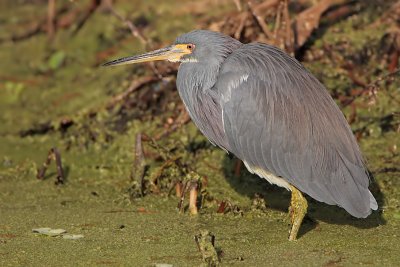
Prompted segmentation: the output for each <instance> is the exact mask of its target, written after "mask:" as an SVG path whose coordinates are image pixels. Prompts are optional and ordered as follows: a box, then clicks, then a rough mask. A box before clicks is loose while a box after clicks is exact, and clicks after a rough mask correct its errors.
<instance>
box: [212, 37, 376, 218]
mask: <svg viewBox="0 0 400 267" xmlns="http://www.w3.org/2000/svg"><path fill="white" fill-rule="evenodd" d="M244 76H246V77H247V79H242V80H241V81H240V82H239V83H237V84H235V85H237V86H235V87H234V88H230V89H229V90H228V88H227V86H226V85H227V80H228V77H229V78H230V79H231V78H232V77H233V78H234V77H244ZM216 88H217V90H218V92H219V93H220V94H221V99H223V101H222V102H221V106H222V109H223V111H224V130H225V134H226V136H227V139H228V143H229V146H230V149H231V150H232V151H231V152H233V153H234V154H235V155H236V156H238V157H239V158H241V159H242V160H245V161H246V162H248V163H249V164H250V165H252V166H256V167H259V168H262V169H264V170H267V171H269V172H272V173H274V174H275V175H277V176H281V177H283V178H284V179H285V180H287V181H288V182H289V183H291V184H292V185H294V186H296V187H297V188H299V189H300V190H301V191H303V192H305V193H307V194H309V195H310V196H311V197H313V198H315V199H317V200H319V201H322V202H326V203H328V204H337V205H339V206H341V207H343V208H345V209H346V210H347V211H348V212H349V213H350V214H352V215H353V216H356V217H366V216H368V215H369V214H370V212H371V210H370V209H371V208H373V209H376V208H377V205H376V201H375V199H374V198H373V196H372V194H371V193H370V192H369V190H368V183H369V180H368V176H367V174H366V172H365V167H364V163H363V159H362V156H361V153H360V151H359V148H358V145H357V143H356V141H355V139H354V137H353V135H352V132H351V130H350V128H349V126H348V124H347V122H346V120H345V119H344V117H343V115H342V113H341V112H340V110H339V109H338V107H337V106H336V104H335V102H334V101H333V100H332V99H331V97H330V96H329V94H328V93H327V91H326V89H325V88H324V87H323V86H322V84H320V83H319V82H318V80H317V79H315V77H313V76H312V75H311V74H310V73H309V72H308V71H307V70H305V69H304V67H302V66H301V65H300V63H298V62H297V61H296V60H295V59H293V58H291V57H289V56H288V55H286V54H284V53H283V52H281V51H280V50H278V49H277V48H274V47H271V46H268V45H262V44H249V45H244V46H242V47H241V48H239V49H238V50H236V51H235V52H234V53H232V54H231V56H229V57H228V58H227V60H226V61H225V63H224V64H223V66H222V67H221V70H220V77H219V81H218V82H217V84H216Z"/></svg>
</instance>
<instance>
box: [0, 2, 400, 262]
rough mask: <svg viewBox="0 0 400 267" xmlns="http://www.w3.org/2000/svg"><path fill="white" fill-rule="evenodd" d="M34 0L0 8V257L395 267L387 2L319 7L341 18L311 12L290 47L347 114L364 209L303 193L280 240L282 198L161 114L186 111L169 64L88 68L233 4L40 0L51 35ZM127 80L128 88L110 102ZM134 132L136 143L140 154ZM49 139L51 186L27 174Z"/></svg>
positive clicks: (158, 42) (398, 236) (393, 18)
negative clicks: (192, 190) (301, 37)
mask: <svg viewBox="0 0 400 267" xmlns="http://www.w3.org/2000/svg"><path fill="white" fill-rule="evenodd" d="M50 2H53V1H44V0H34V1H24V0H23V1H11V0H5V1H1V2H0V265H1V266H93V265H111V266H157V265H159V266H163V265H161V264H170V265H173V266H199V265H201V264H207V262H208V263H209V262H211V263H212V262H215V261H218V260H219V261H220V264H222V265H225V266H230V265H240V266H276V265H280V266H353V265H368V266H398V265H399V262H400V243H399V240H400V232H399V231H400V155H399V153H400V152H399V146H400V133H399V131H400V117H399V116H400V113H399V112H400V89H399V88H400V79H399V75H398V74H396V73H395V72H396V69H397V68H398V63H399V62H398V59H399V54H400V47H399V44H398V39H399V35H398V32H399V25H398V24H397V22H398V21H399V17H400V15H399V9H398V8H394V7H396V6H395V2H396V1H383V0H382V1H350V2H351V5H350V6H347V5H344V6H343V7H341V9H339V11H336V12H337V13H335V14H336V15H338V14H339V13H340V12H342V13H343V12H345V11H346V8H347V10H350V11H351V12H349V13H348V14H347V13H346V14H347V15H346V16H339V19H332V17H333V15H330V16H331V17H329V16H327V17H323V18H322V19H321V24H320V25H319V28H318V29H317V31H316V32H314V33H313V35H312V36H311V37H310V39H309V40H308V42H307V44H306V46H305V47H304V48H303V49H302V50H301V51H300V52H299V58H300V59H301V60H302V62H303V63H304V64H305V65H306V66H307V68H308V69H310V70H311V71H312V72H313V73H314V74H315V75H316V76H317V77H318V79H320V80H321V81H322V82H323V83H324V84H325V85H326V86H327V89H328V90H329V91H330V93H331V95H332V96H333V97H334V98H335V100H336V101H337V103H338V105H339V106H340V107H341V109H342V110H343V112H344V114H345V116H346V118H347V119H348V121H349V122H350V123H351V126H352V129H353V131H354V133H355V135H356V136H357V138H358V140H359V143H360V146H361V149H362V151H363V154H364V156H365V158H366V160H367V163H368V168H369V170H370V172H371V180H372V182H371V186H370V188H371V191H372V193H373V194H374V195H375V196H376V198H377V200H378V204H379V210H378V211H376V212H374V213H373V214H372V215H371V216H369V217H368V218H367V219H355V218H353V217H351V216H350V215H349V214H347V213H346V212H345V211H344V210H343V209H341V208H339V207H334V206H328V205H325V204H322V203H318V202H316V201H313V200H312V199H310V198H309V199H308V200H309V214H308V218H306V219H305V221H304V223H303V226H302V228H301V229H300V235H299V239H298V240H297V241H296V242H288V240H287V238H288V230H289V219H288V216H287V207H288V205H289V201H290V194H289V193H288V192H287V191H285V190H282V189H279V188H277V187H275V186H272V185H269V184H268V183H267V182H265V181H263V180H261V179H259V178H257V177H255V176H253V175H251V174H249V173H248V172H247V171H246V170H245V169H244V168H241V169H240V168H239V167H240V166H239V167H238V166H237V163H236V160H235V159H234V158H232V157H230V156H229V155H227V154H226V153H225V152H224V151H221V150H219V149H217V148H215V147H214V146H212V145H211V144H209V143H208V141H207V140H206V139H205V137H203V136H202V135H201V133H200V132H199V131H198V130H197V129H196V127H195V126H194V125H193V124H192V123H191V122H189V123H177V122H179V121H186V120H185V118H184V115H182V114H183V113H182V110H183V106H182V103H181V102H180V100H179V97H178V95H177V92H176V89H175V85H174V82H175V81H174V78H173V77H174V76H173V75H171V74H170V73H172V74H173V73H174V68H176V66H174V65H172V67H170V65H171V63H157V65H155V66H156V68H157V69H158V70H159V71H161V72H163V73H168V75H166V78H164V79H162V80H156V81H153V80H151V79H152V78H150V79H149V80H151V82H148V83H147V82H143V81H146V80H144V78H143V77H149V75H150V76H151V75H154V71H155V70H154V66H153V67H152V66H150V65H144V64H143V65H136V66H129V67H119V68H111V69H110V68H107V69H105V68H101V67H99V66H100V65H101V63H104V62H105V61H107V60H109V59H112V58H117V57H119V56H126V55H131V54H137V53H141V52H143V51H145V50H147V49H151V48H158V47H161V46H164V45H167V44H169V43H171V42H173V41H174V39H175V37H176V36H177V35H179V34H181V33H183V32H186V31H189V30H191V29H195V28H208V27H209V25H211V24H212V23H213V22H215V21H220V20H221V18H223V16H227V14H228V16H230V15H229V14H232V15H231V16H235V14H237V12H238V11H237V7H236V5H235V2H237V1H228V0H226V1H208V0H205V1H169V0H168V1H127V0H120V1H56V9H55V10H56V12H55V13H56V14H55V16H54V19H53V22H54V21H55V23H53V24H54V25H56V27H54V28H55V31H54V34H53V35H51V34H49V32H46V30H44V29H43V27H44V26H40V25H47V18H48V16H49V15H48V14H49V12H48V5H49V3H50ZM96 2H103V3H102V4H101V5H100V6H98V7H96V8H95V9H94V11H93V12H88V10H89V11H90V10H92V9H90V6H91V5H92V4H93V3H96ZM243 2H245V1H243ZM255 2H257V1H255ZM259 2H262V1H259ZM291 2H295V1H291ZM299 2H310V3H309V5H311V4H312V3H314V2H318V1H299ZM342 2H345V1H342ZM110 3H113V9H114V10H115V11H116V12H118V14H119V15H120V16H121V17H122V18H123V19H124V18H127V19H129V20H130V21H132V23H133V24H134V25H135V26H136V28H137V30H138V31H139V32H140V34H141V36H142V37H143V38H144V40H145V41H143V40H142V39H141V38H138V37H137V36H136V37H135V36H134V35H132V34H131V32H130V30H129V28H128V27H127V26H126V23H124V21H123V20H121V19H120V18H118V17H117V16H115V15H113V14H112V13H110V12H109V10H108V9H107V4H110ZM242 5H243V7H242V8H245V4H244V3H242ZM291 8H292V9H291V13H292V14H291V15H292V16H293V17H295V16H296V12H300V11H299V10H297V9H296V7H295V6H293V7H292V6H291ZM50 13H51V12H50ZM89 13H90V15H89V16H88V14H89ZM342 13H340V14H342ZM340 14H339V15H340ZM85 17H87V19H85ZM271 23H272V24H273V23H274V22H273V21H272V22H271ZM38 25H39V26H38ZM57 25H58V26H57ZM80 25H82V26H80ZM256 30H258V31H259V30H260V29H259V28H257V29H256ZM168 68H171V69H170V70H169V69H168ZM390 73H392V74H390ZM151 77H152V76H151ZM135 82H136V84H137V83H139V82H143V86H140V87H137V89H134V92H132V93H131V94H128V95H125V96H124V92H126V91H127V90H130V89H132V87H135V86H136V84H135ZM121 99H122V100H121ZM138 134H142V135H143V136H147V140H145V139H146V138H144V139H143V141H142V146H143V151H142V152H143V158H142V160H141V161H138V160H137V159H135V155H136V156H137V155H138V150H137V145H138V142H137V137H138ZM152 140H155V141H152ZM53 147H56V148H57V149H58V151H60V154H61V159H62V165H63V169H64V175H65V183H64V184H62V185H55V181H56V177H57V169H56V167H55V163H54V161H52V162H51V163H50V165H49V167H48V170H47V172H46V174H45V175H44V178H43V179H42V180H39V179H37V178H36V175H37V170H38V169H40V168H41V167H42V165H43V162H44V161H45V160H46V157H47V155H48V152H49V150H50V149H51V148H53ZM139 163H140V164H139ZM134 165H141V166H144V167H145V168H143V169H142V170H144V172H143V173H140V170H139V171H138V166H134ZM138 173H139V174H140V176H141V177H140V178H143V182H141V181H140V180H138V179H137V178H138ZM193 179H197V180H199V193H198V203H197V204H198V206H199V210H198V214H197V215H191V214H190V212H189V210H188V200H187V199H185V200H184V201H183V202H182V208H181V212H180V211H179V209H178V208H177V206H178V203H180V198H178V197H177V196H175V195H176V194H175V188H176V184H177V183H178V182H182V183H183V184H184V183H186V181H188V180H193ZM186 198H188V195H187V196H186ZM40 228H51V229H45V230H43V229H41V230H39V231H38V230H37V229H40ZM33 229H36V232H39V233H34V232H33V231H32V230H33ZM57 229H62V230H57ZM64 230H65V231H66V232H64ZM40 232H44V233H45V234H40ZM49 233H50V234H49ZM51 235H53V236H51ZM65 236H66V237H67V238H65ZM213 236H214V237H215V240H214V238H213ZM212 241H213V242H214V244H212V243H213V242H212ZM204 251H206V252H207V253H209V254H207V253H205V252H204ZM170 265H164V266H170Z"/></svg>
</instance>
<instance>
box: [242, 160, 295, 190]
mask: <svg viewBox="0 0 400 267" xmlns="http://www.w3.org/2000/svg"><path fill="white" fill-rule="evenodd" d="M243 162H244V165H246V168H247V169H248V170H249V172H251V173H253V174H257V175H258V176H260V177H261V178H264V179H265V180H267V181H268V182H269V183H270V184H276V185H277V186H280V187H283V188H286V189H287V190H289V191H290V184H289V183H288V182H286V181H285V180H283V179H282V178H281V177H278V176H276V175H274V174H272V173H270V172H268V171H266V170H263V169H261V168H259V167H255V166H251V165H249V164H248V163H247V162H246V161H243Z"/></svg>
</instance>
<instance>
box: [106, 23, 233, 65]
mask: <svg viewBox="0 0 400 267" xmlns="http://www.w3.org/2000/svg"><path fill="white" fill-rule="evenodd" d="M240 45H241V43H240V42H239V41H238V40H236V39H233V38H231V37H229V36H226V35H223V34H221V33H218V32H213V31H206V30H195V31H191V32H189V33H185V34H182V35H181V36H179V37H178V38H176V40H175V43H174V44H173V45H170V46H167V47H165V48H161V49H158V50H154V51H151V52H148V53H145V54H142V55H137V56H130V57H124V58H120V59H116V60H113V61H110V62H107V63H105V64H103V66H115V65H124V64H134V63H141V62H149V61H156V60H168V61H171V62H181V63H197V62H206V63H211V62H215V63H218V64H220V63H221V62H222V61H223V60H224V59H225V58H226V57H227V55H228V54H230V53H232V51H233V50H234V49H236V48H237V47H239V46H240Z"/></svg>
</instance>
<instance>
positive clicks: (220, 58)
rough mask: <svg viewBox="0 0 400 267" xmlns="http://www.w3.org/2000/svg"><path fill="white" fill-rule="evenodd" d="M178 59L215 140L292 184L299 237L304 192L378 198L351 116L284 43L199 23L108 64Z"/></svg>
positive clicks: (362, 204)
mask: <svg viewBox="0 0 400 267" xmlns="http://www.w3.org/2000/svg"><path fill="white" fill-rule="evenodd" d="M154 60H169V61H172V62H180V63H181V64H180V66H179V70H178V77H177V82H176V83H177V88H178V92H179V95H180V97H181V98H182V100H183V102H184V104H185V106H186V109H187V110H188V112H189V115H190V117H191V119H192V120H193V122H194V123H195V124H196V125H197V127H198V128H199V129H200V131H201V132H202V133H203V134H204V135H205V136H206V137H207V138H208V139H209V140H210V141H211V143H213V144H215V145H217V146H219V147H221V148H222V149H225V150H226V151H229V152H231V153H233V154H234V155H236V156H237V157H238V158H239V159H241V160H242V161H243V162H244V163H245V165H246V167H247V169H248V170H249V171H250V172H252V173H255V174H257V175H259V176H260V177H262V178H265V179H266V180H267V181H269V182H270V183H272V184H276V185H278V186H281V187H284V188H286V189H287V190H290V191H291V194H292V198H291V204H290V208H289V211H290V215H291V224H292V226H291V230H290V234H289V240H295V239H296V237H297V233H298V231H299V228H300V225H301V222H302V220H303V218H304V216H305V214H306V212H307V200H306V199H305V198H304V196H303V195H302V193H301V192H304V193H306V194H308V195H309V196H310V197H312V198H314V199H316V200H318V201H321V202H325V203H327V204H330V205H334V204H336V205H338V206H340V207H342V208H344V209H345V210H346V211H347V212H349V213H350V214H351V215H353V216H354V217H357V218H365V217H367V216H368V215H369V214H370V213H371V209H372V210H376V209H377V208H378V205H377V203H376V200H375V198H374V197H373V195H372V194H371V192H370V191H369V190H368V185H369V177H368V173H367V171H366V167H365V164H364V160H363V157H362V155H361V152H360V149H359V147H358V145H357V142H356V140H355V138H354V136H353V133H352V131H351V129H350V126H349V124H348V123H347V121H346V119H345V117H344V116H343V114H342V113H341V111H340V110H339V108H338V106H337V105H336V103H335V102H334V100H333V99H332V98H331V96H330V95H329V93H328V92H327V90H326V89H325V87H324V86H323V85H322V84H321V83H320V82H319V81H318V80H317V79H316V78H315V77H314V76H313V75H312V74H311V73H310V72H309V71H308V70H306V69H305V68H304V67H303V65H301V64H300V63H299V62H298V61H297V60H296V59H294V58H292V57H291V56H289V55H287V54H286V53H284V52H283V51H281V50H279V49H278V48H276V47H274V46H271V45H267V44H262V43H250V44H243V43H241V42H239V41H238V40H236V39H233V38H231V37H229V36H226V35H223V34H221V33H217V32H212V31H206V30H195V31H192V32H189V33H186V34H183V35H181V36H179V37H178V38H177V39H176V41H175V44H174V45H171V46H168V47H166V48H162V49H159V50H155V51H153V52H149V53H145V54H143V55H138V56H131V57H125V58H121V59H117V60H114V61H111V62H108V63H106V64H104V65H105V66H111V65H121V64H131V63H139V62H147V61H154Z"/></svg>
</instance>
